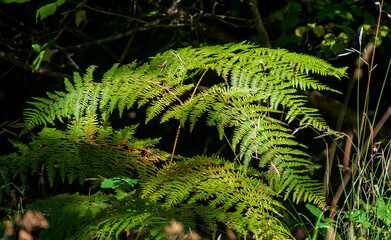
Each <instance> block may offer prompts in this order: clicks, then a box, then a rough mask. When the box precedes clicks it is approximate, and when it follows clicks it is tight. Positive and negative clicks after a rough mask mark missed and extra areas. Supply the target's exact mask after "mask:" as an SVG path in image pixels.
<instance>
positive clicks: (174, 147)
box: [169, 68, 209, 167]
mask: <svg viewBox="0 0 391 240" xmlns="http://www.w3.org/2000/svg"><path fill="white" fill-rule="evenodd" d="M208 70H209V68H207V69H206V70H205V71H204V72H203V73H202V75H201V77H200V79H199V80H198V82H197V85H196V86H195V88H194V90H193V93H192V94H191V97H190V101H191V99H193V97H194V94H195V93H196V91H197V88H198V86H199V85H200V83H201V81H202V79H203V78H204V76H205V74H206V72H207V71H208ZM180 132H181V124H179V126H178V130H177V132H176V136H175V141H174V146H173V147H172V152H171V159H170V165H169V167H171V164H172V161H173V159H174V154H175V149H176V145H177V143H178V138H179V133H180Z"/></svg>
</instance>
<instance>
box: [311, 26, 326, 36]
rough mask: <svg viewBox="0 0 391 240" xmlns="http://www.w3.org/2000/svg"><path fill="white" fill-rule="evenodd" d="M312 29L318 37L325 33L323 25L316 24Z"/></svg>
mask: <svg viewBox="0 0 391 240" xmlns="http://www.w3.org/2000/svg"><path fill="white" fill-rule="evenodd" d="M312 31H314V33H315V35H316V36H317V37H318V38H319V37H321V36H323V35H324V34H325V31H324V28H323V26H316V27H315V28H313V29H312Z"/></svg>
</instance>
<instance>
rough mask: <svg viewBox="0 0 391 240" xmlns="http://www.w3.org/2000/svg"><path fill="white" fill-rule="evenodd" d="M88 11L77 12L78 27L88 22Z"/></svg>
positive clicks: (76, 22)
mask: <svg viewBox="0 0 391 240" xmlns="http://www.w3.org/2000/svg"><path fill="white" fill-rule="evenodd" d="M86 20H87V18H86V11H85V10H79V11H77V12H76V15H75V24H76V26H79V25H80V23H81V22H83V21H86Z"/></svg>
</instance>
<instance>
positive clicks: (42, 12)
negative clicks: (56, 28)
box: [36, 3, 57, 22]
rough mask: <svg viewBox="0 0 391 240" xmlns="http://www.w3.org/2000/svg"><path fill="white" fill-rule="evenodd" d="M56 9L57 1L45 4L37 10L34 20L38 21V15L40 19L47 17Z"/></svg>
mask: <svg viewBox="0 0 391 240" xmlns="http://www.w3.org/2000/svg"><path fill="white" fill-rule="evenodd" d="M56 10H57V3H49V4H46V5H45V6H42V7H40V8H39V9H38V10H37V15H36V21H37V22H38V16H39V17H40V18H39V19H40V20H41V21H42V20H44V19H45V18H47V17H49V16H50V15H53V14H54V13H55V12H56Z"/></svg>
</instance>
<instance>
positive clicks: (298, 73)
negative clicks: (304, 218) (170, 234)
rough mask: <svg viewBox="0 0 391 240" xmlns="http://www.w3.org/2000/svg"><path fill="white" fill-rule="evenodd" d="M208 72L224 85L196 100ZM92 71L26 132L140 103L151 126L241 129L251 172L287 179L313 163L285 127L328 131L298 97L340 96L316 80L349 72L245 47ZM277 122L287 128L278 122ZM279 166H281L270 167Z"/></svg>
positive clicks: (236, 142)
mask: <svg viewBox="0 0 391 240" xmlns="http://www.w3.org/2000/svg"><path fill="white" fill-rule="evenodd" d="M208 69H211V70H214V71H215V72H216V73H217V74H218V75H219V76H221V77H222V78H223V79H224V82H222V83H221V84H216V85H214V86H212V87H211V88H209V89H207V90H206V91H203V92H198V93H196V94H195V95H192V96H191V97H190V96H189V91H190V90H191V89H192V88H194V86H195V84H194V83H192V82H191V79H190V78H191V77H194V76H195V75H194V74H196V73H200V72H205V71H207V70H208ZM92 70H93V68H90V69H89V70H88V71H87V74H86V75H85V76H84V78H81V77H80V76H79V75H78V74H75V79H76V80H75V85H74V86H71V84H70V83H69V82H68V83H67V84H66V85H67V86H68V87H67V88H68V91H69V92H67V93H58V94H57V95H55V96H54V95H49V98H50V99H51V100H41V99H39V102H33V103H32V104H33V106H35V107H36V108H38V110H39V111H37V109H36V108H30V109H27V110H26V113H25V115H26V116H27V117H26V122H27V128H28V129H29V130H30V129H32V128H33V127H34V126H35V125H37V124H41V123H53V122H54V120H55V119H59V120H62V118H74V119H75V121H76V122H77V121H80V118H81V117H82V116H83V114H90V115H92V114H98V111H97V110H98V106H97V103H98V105H99V112H100V114H101V115H100V116H102V118H103V120H104V121H107V120H108V116H110V115H111V114H112V112H113V110H114V109H116V108H118V110H119V112H120V114H122V112H123V111H124V110H125V109H128V108H131V107H133V105H134V104H135V103H138V106H143V105H145V104H148V107H147V110H146V112H147V117H146V122H148V121H150V120H151V119H153V118H155V117H156V116H158V115H161V116H162V118H161V121H162V122H165V121H168V120H170V119H177V120H179V122H180V124H181V125H182V126H183V127H185V124H186V122H189V123H190V130H192V129H193V127H194V125H195V124H196V122H197V120H198V119H200V117H201V116H202V115H207V123H208V125H212V126H217V130H218V132H219V135H220V138H222V137H223V135H224V130H225V129H226V128H227V127H233V128H235V131H234V135H233V140H232V146H233V147H234V148H235V149H237V148H238V151H239V156H240V157H241V158H243V160H244V164H245V165H246V166H248V165H249V163H250V160H252V159H258V161H259V165H260V166H261V167H266V166H269V168H271V167H272V164H273V167H275V168H276V171H274V174H277V175H285V173H284V171H285V170H286V169H291V170H292V169H305V168H306V167H308V165H309V164H310V163H309V162H307V161H305V158H306V157H307V156H306V154H305V153H304V152H302V151H299V150H295V151H294V152H292V148H297V147H298V146H301V145H300V144H299V143H297V142H295V141H294V140H293V136H292V135H291V134H290V130H289V128H288V127H287V125H286V124H289V123H291V122H292V121H293V120H295V119H297V120H298V122H299V124H300V125H304V126H312V127H314V128H316V129H318V130H321V131H329V130H330V129H329V127H328V126H327V124H326V122H325V121H324V120H323V119H322V118H321V116H320V115H319V114H318V113H317V112H316V111H317V110H316V109H313V108H309V107H306V106H305V104H306V102H307V101H306V98H305V97H304V96H302V95H300V94H299V93H298V90H308V89H315V90H330V91H335V90H333V89H331V88H329V87H327V86H326V85H324V84H322V83H320V82H319V81H317V80H315V79H313V78H312V77H311V75H309V74H310V73H313V74H319V75H323V76H333V77H337V78H340V77H343V76H345V69H340V68H334V67H332V66H331V65H330V64H328V63H327V62H325V61H323V60H321V59H318V58H315V57H311V56H307V55H301V54H296V53H290V52H288V51H286V50H282V49H278V50H273V49H264V48H259V47H256V46H254V45H249V44H245V43H241V44H234V45H231V46H209V47H204V48H200V49H193V48H185V49H181V50H178V51H168V52H165V53H163V54H158V55H157V56H155V57H154V58H152V60H151V62H149V63H146V64H144V65H142V66H141V67H139V68H136V67H135V63H133V64H130V65H127V66H122V67H120V66H119V65H115V66H114V67H113V68H112V69H110V70H109V71H108V72H107V73H106V74H105V75H104V78H103V79H102V82H100V83H98V82H92V81H91V79H92V78H91V75H92ZM201 80H202V78H201V79H200V80H199V81H201ZM297 88H298V89H297ZM73 89H74V90H73ZM64 109H67V110H64ZM42 112H43V113H42ZM279 115H282V116H284V119H285V121H280V120H278V119H279ZM273 159H277V160H275V162H273V163H271V162H272V161H274V160H273ZM298 173H300V175H303V174H302V172H298ZM274 177H275V176H274ZM289 179H290V178H288V179H287V180H289ZM279 180H281V179H279ZM292 180H293V179H292ZM303 180H304V179H303ZM305 180H306V181H309V179H307V178H305ZM289 184H290V185H291V186H294V187H290V188H286V189H285V188H282V189H278V191H279V192H282V191H285V190H287V195H289V193H290V191H291V190H292V191H294V192H295V194H294V196H296V197H295V198H294V201H298V200H299V199H300V198H301V197H302V195H303V194H297V193H303V192H305V193H304V194H305V195H312V194H311V193H310V192H307V191H306V189H305V188H302V186H303V185H302V184H297V182H296V181H294V182H289ZM275 186H279V187H282V186H286V184H280V185H275ZM317 187H320V185H317ZM287 195H286V196H287ZM310 199H315V197H314V196H311V197H310ZM316 201H317V202H320V201H321V200H320V199H318V200H316Z"/></svg>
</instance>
